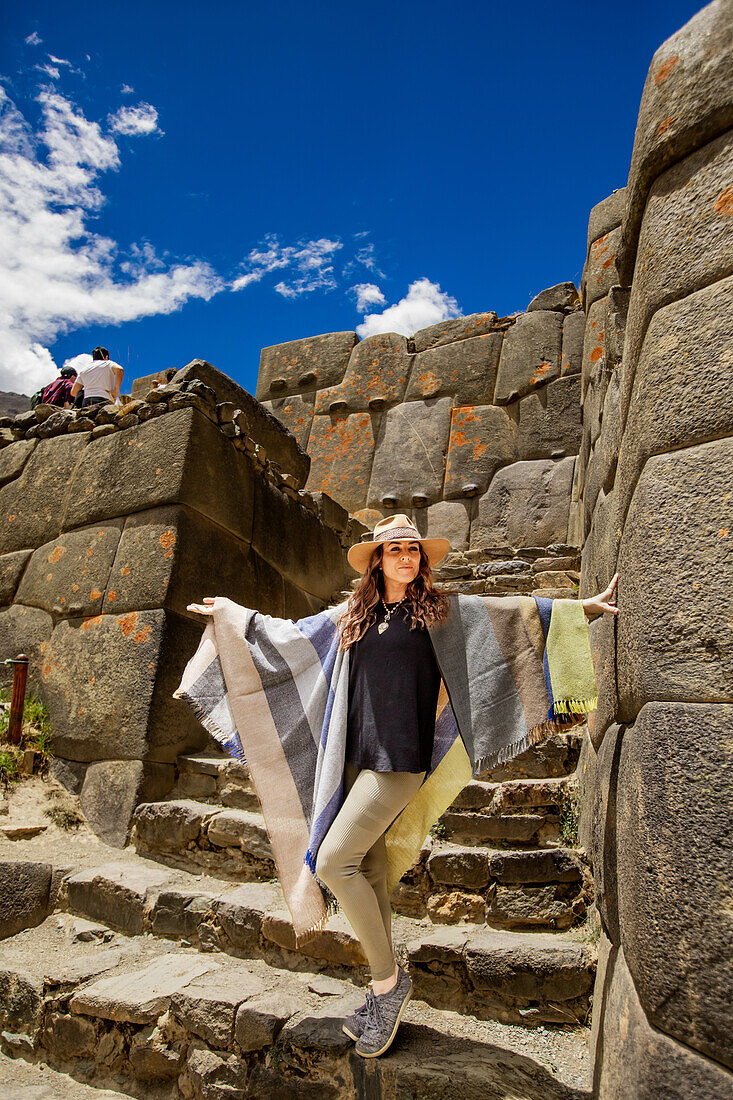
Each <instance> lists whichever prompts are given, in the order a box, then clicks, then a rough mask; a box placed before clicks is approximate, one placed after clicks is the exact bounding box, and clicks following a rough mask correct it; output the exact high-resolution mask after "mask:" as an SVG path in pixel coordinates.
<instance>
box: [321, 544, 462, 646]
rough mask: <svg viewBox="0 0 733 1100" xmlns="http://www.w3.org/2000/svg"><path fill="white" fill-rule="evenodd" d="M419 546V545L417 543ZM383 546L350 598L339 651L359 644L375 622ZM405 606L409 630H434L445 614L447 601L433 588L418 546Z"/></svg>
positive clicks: (341, 626)
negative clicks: (417, 560) (416, 565)
mask: <svg viewBox="0 0 733 1100" xmlns="http://www.w3.org/2000/svg"><path fill="white" fill-rule="evenodd" d="M418 546H420V544H419V543H418ZM383 552H384V546H376V547H375V548H374V552H373V553H372V556H371V558H370V559H369V565H368V566H367V568H366V569H365V570H364V573H363V574H362V578H361V580H360V581H359V584H358V585H357V587H356V589H355V591H354V593H353V595H351V596H350V597H349V602H348V604H347V606H346V611H345V612H344V614H343V615H342V616H341V618H340V620H339V624H338V629H339V637H340V639H341V641H340V646H341V649H350V648H351V646H352V645H353V644H354V642H358V641H359V639H360V638H361V637H363V635H364V634H366V632H367V630H368V629H369V627H370V626H371V625H372V623H373V622H375V620H376V618H377V606H378V604H379V601H380V600H381V599H382V597H383V596H384V574H383V573H382V554H383ZM405 596H406V597H407V598H406V600H405V604H406V607H407V610H408V612H409V614H410V620H411V622H410V629H411V630H416V629H417V628H418V627H421V626H422V627H425V628H427V627H429V626H434V625H435V624H436V623H442V622H443V621H444V619H445V618H446V616H447V614H448V597H447V596H446V595H445V593H444V592H439V591H438V589H437V588H435V587H434V585H433V578H432V574H431V571H430V562H429V561H428V558H427V554H426V553H425V551H424V550H423V548H422V546H420V569H419V572H418V574H417V576H416V577H415V579H414V580H413V581H410V583H409V584H408V586H407V591H406V592H405Z"/></svg>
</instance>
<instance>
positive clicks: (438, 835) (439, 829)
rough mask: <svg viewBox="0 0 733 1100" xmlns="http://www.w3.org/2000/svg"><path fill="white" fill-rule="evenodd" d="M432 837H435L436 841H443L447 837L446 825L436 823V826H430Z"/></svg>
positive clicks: (439, 822)
mask: <svg viewBox="0 0 733 1100" xmlns="http://www.w3.org/2000/svg"><path fill="white" fill-rule="evenodd" d="M430 835H431V836H433V837H435V839H436V840H443V838H444V837H445V825H444V824H443V822H442V821H436V822H435V824H434V825H431V826H430Z"/></svg>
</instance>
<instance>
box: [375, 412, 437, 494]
mask: <svg viewBox="0 0 733 1100" xmlns="http://www.w3.org/2000/svg"><path fill="white" fill-rule="evenodd" d="M450 417H451V399H450V397H435V398H432V399H430V400H426V401H408V402H405V403H404V404H403V405H400V406H398V407H397V408H394V409H389V410H388V411H387V413H386V415H385V417H384V419H383V420H382V425H381V428H380V431H379V436H378V439H377V446H376V450H375V454H374V463H373V465H372V473H371V479H370V482H369V494H368V496H367V504H368V505H370V507H373V508H380V507H382V506H385V507H388V508H401V507H403V506H404V507H412V505H413V503H417V504H420V505H425V504H434V503H435V502H436V501H438V500H440V498H441V495H442V488H443V474H444V469H445V453H446V449H447V446H448V437H449V433H450Z"/></svg>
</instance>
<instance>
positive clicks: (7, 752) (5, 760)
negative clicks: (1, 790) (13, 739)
mask: <svg viewBox="0 0 733 1100" xmlns="http://www.w3.org/2000/svg"><path fill="white" fill-rule="evenodd" d="M17 778H18V758H17V756H16V754H15V753H14V752H13V750H12V749H10V748H8V749H2V750H0V783H2V785H3V786H4V787H7V785H8V784H9V783H12V782H13V781H14V780H15V779H17Z"/></svg>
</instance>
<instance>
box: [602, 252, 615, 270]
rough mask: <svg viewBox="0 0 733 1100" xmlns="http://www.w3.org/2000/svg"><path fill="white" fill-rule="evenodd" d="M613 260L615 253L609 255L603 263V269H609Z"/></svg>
mask: <svg viewBox="0 0 733 1100" xmlns="http://www.w3.org/2000/svg"><path fill="white" fill-rule="evenodd" d="M615 259H616V253H615V252H612V253H611V255H610V256H609V257H608V259H607V260H604V261H603V266H604V267H610V266H611V264H612V263H613V261H614V260H615Z"/></svg>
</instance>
